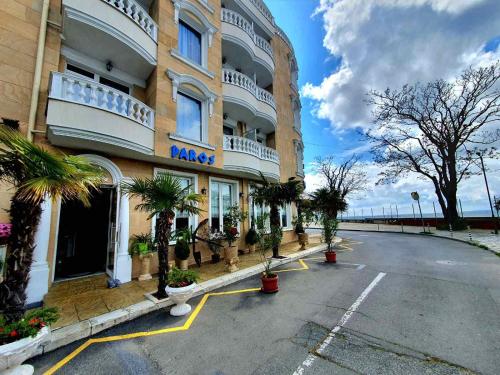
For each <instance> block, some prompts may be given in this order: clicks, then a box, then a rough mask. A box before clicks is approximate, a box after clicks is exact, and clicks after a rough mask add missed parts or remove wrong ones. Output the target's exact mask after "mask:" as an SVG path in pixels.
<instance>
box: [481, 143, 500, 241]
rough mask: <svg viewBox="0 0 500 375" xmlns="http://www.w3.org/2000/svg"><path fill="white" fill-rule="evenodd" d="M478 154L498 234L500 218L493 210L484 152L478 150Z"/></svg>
mask: <svg viewBox="0 0 500 375" xmlns="http://www.w3.org/2000/svg"><path fill="white" fill-rule="evenodd" d="M476 155H477V156H479V160H481V169H482V170H483V176H484V184H485V185H486V193H487V194H488V202H489V203H490V209H491V217H492V218H493V222H494V223H495V234H498V220H497V218H496V217H495V213H494V211H493V203H491V196H490V187H489V186H488V179H487V178H486V169H485V168H484V160H483V154H481V153H480V152H477V153H476Z"/></svg>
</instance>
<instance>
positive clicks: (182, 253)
mask: <svg viewBox="0 0 500 375" xmlns="http://www.w3.org/2000/svg"><path fill="white" fill-rule="evenodd" d="M174 253H175V265H176V266H177V267H178V268H180V269H181V270H187V269H188V258H189V253H190V249H189V242H187V241H186V240H185V239H184V238H178V239H177V242H176V243H175V247H174Z"/></svg>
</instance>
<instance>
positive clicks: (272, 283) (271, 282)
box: [260, 274, 278, 293]
mask: <svg viewBox="0 0 500 375" xmlns="http://www.w3.org/2000/svg"><path fill="white" fill-rule="evenodd" d="M260 279H261V280H262V289H261V291H262V292H263V293H276V292H277V291H278V275H276V274H274V276H272V277H266V276H262V277H261V278H260Z"/></svg>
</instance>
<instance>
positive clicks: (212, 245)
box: [208, 230, 224, 264]
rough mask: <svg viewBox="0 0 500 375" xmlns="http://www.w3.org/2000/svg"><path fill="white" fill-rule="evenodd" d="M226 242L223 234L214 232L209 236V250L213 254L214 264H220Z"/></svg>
mask: <svg viewBox="0 0 500 375" xmlns="http://www.w3.org/2000/svg"><path fill="white" fill-rule="evenodd" d="M223 241H224V235H223V234H222V233H221V232H212V231H211V230H210V233H209V235H208V248H209V249H210V251H211V252H212V263H213V264H215V263H219V262H220V252H221V250H222V249H224V245H223V244H222V243H223Z"/></svg>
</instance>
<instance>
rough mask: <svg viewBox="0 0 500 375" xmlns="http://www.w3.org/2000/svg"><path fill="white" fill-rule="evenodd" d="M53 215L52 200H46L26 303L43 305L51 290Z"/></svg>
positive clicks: (36, 235)
mask: <svg viewBox="0 0 500 375" xmlns="http://www.w3.org/2000/svg"><path fill="white" fill-rule="evenodd" d="M51 215H52V200H51V199H46V200H45V201H43V203H42V214H41V217H40V223H39V224H38V229H37V231H36V234H35V249H34V251H33V262H32V263H31V270H30V274H29V281H28V287H27V289H26V296H27V299H26V303H27V304H28V305H38V304H40V303H42V301H43V297H44V296H45V294H47V292H48V290H49V265H48V263H47V253H48V250H49V237H50V218H51Z"/></svg>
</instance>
